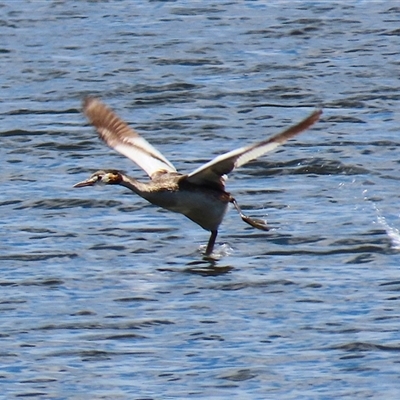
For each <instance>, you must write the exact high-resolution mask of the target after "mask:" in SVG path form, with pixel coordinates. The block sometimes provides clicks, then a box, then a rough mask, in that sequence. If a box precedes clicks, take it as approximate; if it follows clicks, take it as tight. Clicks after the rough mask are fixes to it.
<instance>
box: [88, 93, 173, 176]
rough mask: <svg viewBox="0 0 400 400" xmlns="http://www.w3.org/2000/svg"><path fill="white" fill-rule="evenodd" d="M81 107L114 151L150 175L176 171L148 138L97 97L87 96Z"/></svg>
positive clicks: (100, 135)
mask: <svg viewBox="0 0 400 400" xmlns="http://www.w3.org/2000/svg"><path fill="white" fill-rule="evenodd" d="M83 110H84V112H85V114H86V116H87V117H88V119H89V121H90V122H91V123H92V124H93V125H94V126H95V128H96V129H97V132H98V134H99V137H100V138H101V139H102V140H103V141H104V142H105V143H106V144H107V145H108V146H110V147H112V148H113V149H114V150H116V151H118V152H119V153H121V154H123V155H124V156H125V157H128V158H129V159H130V160H132V161H133V162H134V163H135V164H137V165H138V166H139V167H140V168H142V169H143V170H144V171H145V172H146V173H147V174H148V175H149V176H150V177H151V176H152V175H153V174H155V173H156V172H159V171H167V172H176V169H175V167H174V166H173V165H172V164H171V163H170V162H169V161H168V160H167V159H166V158H165V157H164V156H163V155H162V154H161V153H160V152H159V151H158V150H157V149H155V148H154V147H153V146H152V145H151V144H150V143H149V142H147V140H145V139H144V138H142V137H141V136H140V135H139V134H138V133H137V132H135V131H134V130H133V129H132V128H130V127H129V126H128V125H127V124H126V123H125V122H124V121H122V120H121V119H120V118H119V117H118V116H117V115H116V114H115V113H114V112H113V111H112V110H111V109H110V108H108V107H107V106H106V105H104V104H103V103H102V102H100V101H99V100H97V99H94V98H87V99H85V101H84V105H83Z"/></svg>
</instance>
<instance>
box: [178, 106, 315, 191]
mask: <svg viewBox="0 0 400 400" xmlns="http://www.w3.org/2000/svg"><path fill="white" fill-rule="evenodd" d="M321 114H322V110H315V111H314V112H313V113H312V114H310V116H308V117H307V118H306V119H304V120H303V121H301V122H300V123H298V124H297V125H294V126H292V127H290V128H288V129H286V130H285V131H283V132H281V133H278V134H277V135H275V136H272V137H271V138H269V139H267V140H264V141H262V142H260V143H256V144H253V145H250V146H246V147H241V148H240V149H236V150H232V151H230V152H228V153H225V154H222V155H220V156H218V157H216V158H214V159H213V160H211V161H209V162H208V163H206V164H204V165H202V166H201V167H199V168H197V169H196V170H194V171H193V172H192V173H190V174H189V175H187V176H186V180H187V181H188V182H191V183H194V184H197V185H209V186H213V187H217V188H220V189H223V188H224V179H223V175H226V174H229V172H231V171H232V170H233V169H234V168H237V167H240V166H241V165H243V164H246V163H248V162H249V161H251V160H254V159H256V158H257V157H260V156H262V155H263V154H265V153H267V152H268V151H271V150H274V149H275V148H277V147H278V146H279V145H281V144H283V143H285V142H286V141H287V140H289V139H290V138H292V137H293V136H296V135H297V134H299V133H300V132H303V131H304V130H306V129H307V128H309V127H310V126H311V125H313V124H314V123H315V122H317V121H318V119H319V117H320V116H321Z"/></svg>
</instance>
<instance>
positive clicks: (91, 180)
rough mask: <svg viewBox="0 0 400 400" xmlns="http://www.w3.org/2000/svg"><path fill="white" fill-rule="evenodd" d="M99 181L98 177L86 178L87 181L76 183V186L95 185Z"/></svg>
mask: <svg viewBox="0 0 400 400" xmlns="http://www.w3.org/2000/svg"><path fill="white" fill-rule="evenodd" d="M96 182H97V177H94V178H89V179H86V181H82V182H78V183H75V185H74V186H73V187H74V188H79V187H85V186H93V185H94V184H95V183H96Z"/></svg>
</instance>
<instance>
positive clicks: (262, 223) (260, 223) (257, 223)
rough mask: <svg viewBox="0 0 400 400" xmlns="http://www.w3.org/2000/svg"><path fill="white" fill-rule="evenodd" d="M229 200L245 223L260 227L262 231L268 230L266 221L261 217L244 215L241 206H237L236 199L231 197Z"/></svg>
mask: <svg viewBox="0 0 400 400" xmlns="http://www.w3.org/2000/svg"><path fill="white" fill-rule="evenodd" d="M230 202H231V203H232V204H233V205H234V206H235V208H236V210H237V212H238V213H239V215H240V217H241V218H242V220H243V221H244V222H246V223H247V224H249V225H251V226H252V227H253V228H257V229H261V230H262V231H268V230H269V228H268V225H267V222H266V221H264V220H262V219H254V218H250V217H248V216H247V215H244V214H243V212H242V210H241V208H240V207H239V204H238V203H237V201H236V200H235V199H234V198H233V197H232V198H231V200H230Z"/></svg>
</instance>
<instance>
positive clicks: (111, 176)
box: [73, 170, 122, 187]
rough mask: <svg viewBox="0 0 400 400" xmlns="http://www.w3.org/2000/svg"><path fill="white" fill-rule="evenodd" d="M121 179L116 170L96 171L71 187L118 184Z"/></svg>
mask: <svg viewBox="0 0 400 400" xmlns="http://www.w3.org/2000/svg"><path fill="white" fill-rule="evenodd" d="M121 181H122V175H121V173H120V172H119V171H116V170H105V171H97V172H95V173H94V174H92V175H91V176H90V177H89V178H88V179H86V180H85V181H82V182H78V183H76V184H75V185H74V186H73V187H84V186H94V185H97V184H103V185H118V184H119V183H121Z"/></svg>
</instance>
